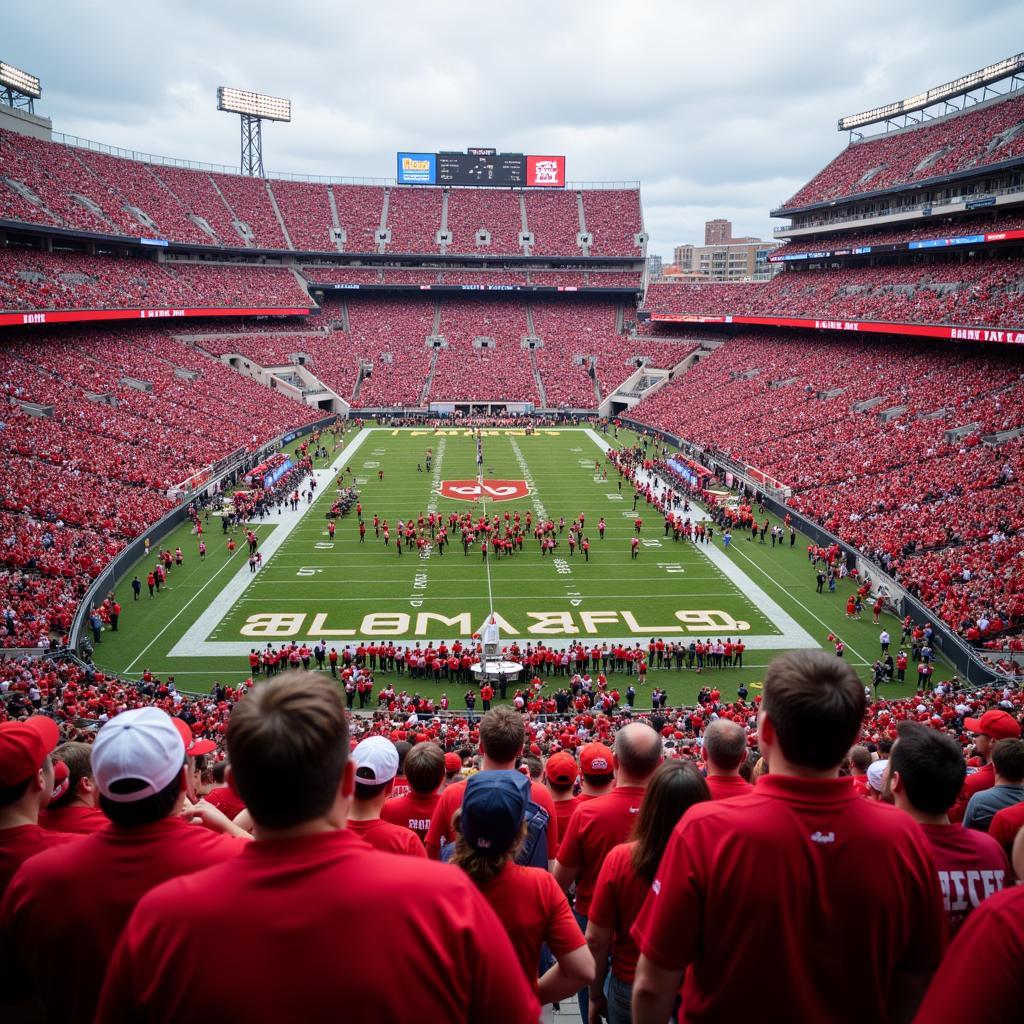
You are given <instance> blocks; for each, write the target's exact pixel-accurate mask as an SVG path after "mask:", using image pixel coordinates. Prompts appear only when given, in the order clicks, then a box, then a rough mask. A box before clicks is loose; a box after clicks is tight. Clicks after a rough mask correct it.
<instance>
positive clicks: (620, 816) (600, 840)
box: [558, 786, 644, 917]
mask: <svg viewBox="0 0 1024 1024" xmlns="http://www.w3.org/2000/svg"><path fill="white" fill-rule="evenodd" d="M643 798H644V788H643V786H617V787H616V788H615V789H613V790H612V791H611V792H610V793H609V794H608V795H607V796H599V797H597V798H596V799H595V800H588V801H587V802H586V803H584V804H581V805H580V806H579V807H577V808H576V813H575V814H574V815H573V816H572V819H571V820H570V821H569V828H568V831H567V832H566V833H565V836H564V838H563V839H562V845H561V846H560V847H559V848H558V860H559V863H561V864H564V865H565V866H566V867H567V868H578V869H579V871H578V873H577V880H576V913H577V914H582V915H583V916H584V917H586V916H587V911H588V910H589V909H590V900H591V897H592V896H593V894H594V886H595V885H596V884H597V876H598V874H599V873H600V871H601V865H602V864H603V863H604V859H605V857H607V856H608V854H609V853H611V850H612V847H613V846H618V845H619V843H624V842H625V841H626V840H627V839H628V838H629V834H630V832H631V831H632V830H633V822H634V821H636V816H637V814H638V813H639V812H640V804H641V802H642V801H643Z"/></svg>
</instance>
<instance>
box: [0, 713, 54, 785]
mask: <svg viewBox="0 0 1024 1024" xmlns="http://www.w3.org/2000/svg"><path fill="white" fill-rule="evenodd" d="M59 742H60V730H59V729H58V728H57V724H56V723H55V722H54V721H53V719H52V718H47V717H46V716H45V715H33V716H32V717H31V718H26V719H25V720H24V721H22V722H0V787H2V788H4V789H6V788H7V787H8V786H16V785H17V784H18V783H19V782H24V781H25V780H26V779H27V778H29V776H31V775H32V774H33V773H34V772H37V771H39V769H40V768H42V766H43V761H44V760H46V755H47V754H49V753H50V752H51V751H52V750H53V749H54V747H56V746H57V744H58V743H59Z"/></svg>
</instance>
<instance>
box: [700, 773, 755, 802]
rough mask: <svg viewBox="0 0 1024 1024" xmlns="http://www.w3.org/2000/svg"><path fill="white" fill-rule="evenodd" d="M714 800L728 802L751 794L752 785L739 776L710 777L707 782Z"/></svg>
mask: <svg viewBox="0 0 1024 1024" xmlns="http://www.w3.org/2000/svg"><path fill="white" fill-rule="evenodd" d="M704 781H705V782H706V783H707V784H708V789H710V790H711V799H712V800H728V799H729V797H731V796H743V794H744V793H749V792H750V783H749V782H747V780H746V779H744V778H741V777H740V776H739V775H709V776H708V777H707V778H706V779H705V780H704Z"/></svg>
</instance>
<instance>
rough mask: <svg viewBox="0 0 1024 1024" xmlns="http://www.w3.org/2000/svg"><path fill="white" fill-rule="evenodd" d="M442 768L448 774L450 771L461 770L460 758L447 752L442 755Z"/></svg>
mask: <svg viewBox="0 0 1024 1024" xmlns="http://www.w3.org/2000/svg"><path fill="white" fill-rule="evenodd" d="M444 770H445V772H447V773H448V774H449V775H450V774H451V773H452V772H461V771H462V758H461V757H459V755H458V754H455V753H448V754H445V755H444Z"/></svg>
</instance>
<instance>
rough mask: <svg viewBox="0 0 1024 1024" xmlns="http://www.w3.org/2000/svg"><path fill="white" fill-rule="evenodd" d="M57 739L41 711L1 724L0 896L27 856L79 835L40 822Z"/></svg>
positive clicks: (49, 788) (47, 798)
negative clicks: (40, 813) (17, 720)
mask: <svg viewBox="0 0 1024 1024" xmlns="http://www.w3.org/2000/svg"><path fill="white" fill-rule="evenodd" d="M59 739H60V733H59V732H58V730H57V726H56V725H55V724H54V722H53V720H52V719H50V718H46V717H45V716H44V715H33V716H32V717H31V718H26V719H25V720H24V721H21V722H0V897H2V896H3V894H4V892H5V891H6V890H7V886H8V884H9V883H10V881H11V879H12V878H13V877H14V875H15V873H16V872H17V870H18V868H19V867H20V866H21V864H22V863H23V862H24V861H26V860H28V858H29V857H31V856H32V855H33V854H36V853H39V852H40V851H42V850H46V849H49V848H50V847H51V846H58V845H60V844H62V843H67V842H70V841H71V840H73V839H77V838H78V837H77V836H74V835H71V834H68V833H64V832H50V831H49V830H47V829H45V828H43V827H42V826H41V825H40V824H39V812H40V811H41V810H42V809H43V808H44V807H45V806H46V805H47V804H48V803H49V801H50V794H51V793H53V760H52V758H51V756H50V755H51V753H52V752H53V749H54V748H55V747H56V746H57V742H58V740H59Z"/></svg>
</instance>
